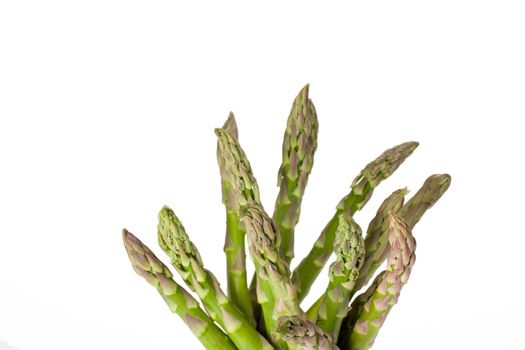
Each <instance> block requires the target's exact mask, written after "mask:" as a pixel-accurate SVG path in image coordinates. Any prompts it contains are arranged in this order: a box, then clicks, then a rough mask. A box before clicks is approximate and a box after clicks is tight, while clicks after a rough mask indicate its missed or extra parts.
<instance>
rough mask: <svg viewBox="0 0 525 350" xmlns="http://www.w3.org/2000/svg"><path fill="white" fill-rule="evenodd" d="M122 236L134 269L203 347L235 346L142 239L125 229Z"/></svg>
mask: <svg viewBox="0 0 525 350" xmlns="http://www.w3.org/2000/svg"><path fill="white" fill-rule="evenodd" d="M122 239H123V241H124V247H125V248H126V252H127V253H128V257H129V260H130V261H131V264H132V266H133V269H134V270H135V271H136V272H137V274H139V275H140V276H142V277H143V278H144V279H145V280H146V281H147V282H148V283H149V284H151V285H152V286H153V287H155V288H156V289H157V291H158V292H159V293H160V295H161V296H162V298H163V299H164V301H165V302H166V304H167V305H168V307H169V308H170V310H171V311H172V312H174V313H176V314H177V315H179V316H180V318H181V319H182V321H184V323H186V325H187V326H188V327H189V328H190V329H191V331H192V332H193V334H194V335H195V336H196V337H197V339H199V341H200V342H201V344H202V345H203V346H204V347H205V348H206V349H208V350H217V349H226V350H236V349H237V348H236V347H235V345H234V344H233V343H232V341H231V340H230V338H228V336H227V335H226V334H224V332H223V331H222V330H221V329H220V328H219V327H217V326H216V325H215V323H214V322H213V320H212V319H211V318H210V317H209V316H208V315H207V314H206V313H205V312H204V311H203V310H202V309H201V308H200V307H199V303H198V302H197V300H195V299H194V298H193V297H192V296H191V295H190V294H189V293H188V292H187V291H186V290H185V289H184V288H182V287H181V286H180V285H178V284H177V283H176V282H175V281H174V280H173V275H172V274H171V271H170V270H169V269H168V267H167V266H166V265H164V264H163V263H162V262H161V261H160V260H159V259H158V258H157V257H156V256H155V255H154V254H153V252H152V251H151V250H150V249H149V248H148V247H147V246H146V245H145V244H144V243H142V242H141V241H140V240H139V239H138V238H137V237H135V236H134V235H133V234H131V233H130V232H128V231H127V230H126V229H124V230H123V231H122Z"/></svg>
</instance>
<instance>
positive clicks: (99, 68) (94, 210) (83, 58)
mask: <svg viewBox="0 0 525 350" xmlns="http://www.w3.org/2000/svg"><path fill="white" fill-rule="evenodd" d="M524 17H525V4H524V3H523V1H480V0H477V1H460V0H454V1H447V0H442V1H366V2H365V1H362V2H351V3H349V4H348V3H344V2H323V3H322V4H321V2H318V3H317V4H313V3H311V2H286V4H282V3H280V2H279V3H278V2H272V1H269V2H264V4H262V3H261V4H260V5H247V4H245V2H240V1H239V2H230V1H225V0H221V1H216V2H208V3H205V2H197V1H195V2H192V3H191V5H184V6H182V5H180V4H174V3H173V2H170V1H168V2H163V1H154V2H151V1H150V2H145V1H144V2H141V1H34V2H29V1H2V2H1V3H0V160H1V162H0V167H1V172H0V249H1V250H0V252H1V253H0V339H3V340H5V341H8V342H9V343H11V344H13V345H16V346H17V347H18V348H20V349H21V350H40V349H56V350H62V349H78V350H84V349H95V348H96V349H129V350H131V349H144V348H148V349H157V350H161V349H197V348H200V345H199V343H198V342H197V341H196V340H195V339H194V338H193V335H192V334H191V332H190V331H189V330H188V329H187V328H186V327H185V325H184V324H183V323H182V322H181V321H180V320H179V319H178V317H177V316H176V315H173V314H171V313H170V312H169V311H168V309H167V308H166V306H165V305H164V302H163V301H162V299H161V298H160V297H159V295H158V294H157V293H156V292H155V291H154V290H153V289H152V288H151V287H150V286H149V285H148V284H147V283H146V282H145V281H143V280H142V279H141V278H140V277H138V276H137V275H136V274H135V273H134V272H133V270H132V269H131V265H130V264H129V261H128V259H127V256H126V254H125V251H124V249H123V246H122V242H121V235H120V232H121V229H122V228H123V227H126V228H128V229H129V230H130V231H132V232H134V233H135V234H136V235H137V236H139V237H140V238H141V239H142V240H143V241H144V242H145V243H147V244H148V245H150V246H151V247H152V249H153V250H154V251H155V252H157V253H158V255H159V257H162V258H163V259H164V261H165V262H168V261H167V259H165V256H164V255H163V254H162V252H161V250H160V248H158V247H157V244H156V215H157V213H158V210H159V209H160V208H161V206H162V205H164V204H168V205H170V206H171V207H172V208H173V209H174V210H175V211H176V212H177V214H178V215H179V216H180V217H181V218H182V220H183V222H184V224H185V226H186V228H187V230H188V231H189V233H190V235H191V237H192V239H193V240H194V242H195V243H196V245H197V246H198V247H199V249H200V251H201V253H202V255H203V257H204V261H205V263H206V265H207V266H208V267H209V268H210V269H212V270H213V271H215V273H216V274H217V275H218V276H219V277H220V278H221V279H222V280H224V276H225V269H224V261H223V255H222V245H223V236H224V209H223V206H222V204H221V199H220V194H221V191H220V180H219V172H218V170H217V165H216V160H215V146H216V139H215V135H214V133H213V128H214V127H218V126H220V125H222V123H223V121H224V120H225V118H226V116H227V114H228V112H229V111H230V110H233V111H234V112H235V114H236V118H237V121H238V125H239V129H240V141H241V143H242V145H243V147H244V149H245V151H246V153H247V154H248V156H249V158H250V160H251V163H252V166H253V169H254V172H255V175H256V177H257V179H258V181H259V185H260V188H261V191H262V200H263V203H264V204H265V205H266V207H267V209H268V210H269V211H271V209H272V208H273V203H274V198H275V195H276V193H277V187H276V174H277V169H278V167H279V164H280V147H281V142H282V134H283V131H284V126H285V123H286V118H287V116H288V112H289V110H290V106H291V102H292V100H293V98H294V97H295V95H296V94H297V93H298V92H299V90H300V89H301V87H302V86H303V85H304V84H306V83H310V97H311V98H312V100H313V102H314V103H315V105H316V108H317V112H318V117H319V122H320V133H319V148H318V151H317V154H316V160H315V167H314V171H313V173H312V176H311V178H310V182H309V187H308V189H307V192H306V196H305V199H304V206H303V215H302V218H301V222H300V224H299V225H298V228H297V231H298V232H297V241H298V242H297V256H299V257H302V256H304V254H305V253H306V252H307V251H308V249H309V248H310V247H311V244H312V242H313V241H314V239H315V237H317V235H318V233H319V232H320V230H321V229H322V227H323V226H324V224H325V223H326V222H327V220H328V219H329V218H330V217H331V215H332V214H333V211H334V206H335V205H336V203H337V202H338V200H339V199H340V198H341V197H342V196H343V195H344V194H346V193H347V192H348V188H349V186H350V182H351V180H352V179H353V178H354V176H355V175H356V174H357V173H358V171H359V170H360V169H361V168H362V166H364V165H365V164H366V163H367V162H368V161H370V160H372V159H373V158H375V157H376V156H377V155H379V154H380V153H381V152H382V151H383V150H384V149H386V148H389V147H391V146H393V145H396V144H398V143H401V142H403V141H408V140H417V141H419V142H420V143H421V145H420V147H419V148H418V149H417V150H416V152H415V153H414V154H413V156H412V157H410V158H409V160H407V162H406V163H405V164H403V166H402V167H401V168H400V169H399V171H398V172H396V174H395V175H394V176H392V177H391V178H390V179H389V180H388V181H386V182H385V183H384V184H382V185H381V186H380V187H379V188H378V189H377V191H376V192H375V194H374V197H373V199H372V200H371V201H370V202H369V204H368V205H367V207H366V210H364V211H363V212H362V213H359V214H358V215H356V220H357V221H358V222H360V223H361V225H362V226H365V227H366V225H367V222H368V220H369V219H370V218H371V217H372V215H373V213H374V211H375V208H377V206H378V205H379V204H380V202H381V201H382V199H383V198H384V197H385V196H387V195H388V194H390V193H391V192H392V191H393V190H395V189H397V188H400V187H404V186H408V187H409V189H412V193H414V192H415V191H416V190H417V188H418V187H419V186H420V185H421V184H422V182H423V181H424V179H425V178H426V177H427V176H428V175H430V174H433V173H442V172H447V173H450V174H451V175H452V177H453V181H452V185H451V187H450V189H449V191H448V193H446V194H445V196H444V197H443V198H442V200H441V201H440V202H439V203H438V204H437V205H436V206H435V207H434V208H433V209H432V210H431V211H429V212H428V213H427V215H426V216H425V217H424V218H423V220H422V221H421V222H420V224H418V226H417V228H416V229H415V232H414V233H415V235H416V239H417V241H418V251H417V254H418V260H417V263H416V266H415V269H414V271H413V274H412V277H411V280H410V282H409V283H408V285H407V286H406V288H405V289H404V290H403V293H402V296H401V298H400V301H399V304H398V305H397V306H396V307H395V308H394V309H393V311H392V312H391V314H390V316H389V318H388V319H387V321H386V323H385V325H384V327H383V329H382V331H381V332H380V335H379V337H378V339H377V342H376V345H375V346H374V349H378V350H380V349H406V350H411V349H422V348H424V349H428V350H432V349H443V348H446V349H487V350H488V349H502V350H506V349H508V350H515V349H520V348H522V347H523V346H524V345H525V336H524V335H523V331H524V330H525V320H524V316H523V315H524V314H525V300H524V295H525V281H524V278H523V277H524V272H523V268H524V265H525V263H524V258H523V249H524V243H525V232H524V225H523V215H524V213H523V209H524V207H523V198H524V196H525V190H524V185H523V181H524V170H525V169H524V165H523V161H524V157H523V149H525V141H524V140H523V135H524V132H525V129H524V127H523V126H522V124H521V121H522V120H523V117H524V113H525V102H524V101H525V99H524V96H525V44H524V43H525V41H524V39H525V21H524ZM325 276H326V275H325V274H324V273H323V276H322V277H321V279H320V282H319V283H318V284H316V286H315V288H314V294H316V295H319V293H321V291H322V290H323V288H324V287H323V286H324V284H325V282H326V277H325ZM178 281H179V282H180V279H178ZM312 300H313V297H311V298H309V299H307V301H306V302H305V305H306V304H308V303H310V302H311V301H312ZM306 306H308V305H306Z"/></svg>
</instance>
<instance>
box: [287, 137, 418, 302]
mask: <svg viewBox="0 0 525 350" xmlns="http://www.w3.org/2000/svg"><path fill="white" fill-rule="evenodd" d="M418 145H419V144H418V143H417V142H406V143H402V144H400V145H398V146H395V147H393V148H390V149H388V150H386V151H385V152H383V153H382V154H381V155H380V156H379V157H378V158H377V159H375V160H374V161H372V162H370V163H369V164H368V165H367V166H366V167H365V168H364V169H363V170H361V172H360V173H359V175H358V176H357V177H356V178H355V179H354V181H353V182H352V186H351V191H350V193H349V194H348V195H347V196H345V197H344V198H343V199H342V200H341V201H340V202H339V204H338V205H337V209H336V213H335V214H334V216H333V217H332V219H331V220H330V221H329V222H328V224H327V225H326V226H325V228H324V229H323V231H322V232H321V235H320V236H319V238H318V239H317V241H316V242H315V243H314V245H313V247H312V249H311V250H310V252H309V253H308V255H307V256H306V257H305V258H304V259H303V260H302V261H301V263H300V264H299V265H298V266H297V267H296V268H295V270H294V271H293V274H292V281H293V283H294V286H295V288H297V295H298V297H299V300H300V301H302V300H303V299H304V297H305V296H306V294H308V291H309V290H310V287H311V286H312V284H313V282H314V281H315V279H316V278H317V276H318V275H319V272H320V271H321V269H322V268H323V266H324V265H325V264H326V261H327V260H328V258H329V257H330V255H331V254H332V249H333V244H334V238H335V231H336V229H337V218H338V216H339V214H341V213H348V214H350V215H353V214H354V213H355V212H356V211H358V210H360V209H361V208H363V206H364V205H365V204H366V203H367V202H368V200H369V199H370V197H371V196H372V192H373V191H374V188H376V187H377V186H378V185H379V184H380V183H381V182H382V181H383V180H385V179H386V178H388V177H389V176H390V175H392V173H394V171H396V169H397V168H398V167H399V166H400V165H401V164H402V163H403V162H404V161H405V159H406V158H407V157H408V156H410V155H411V154H412V152H413V151H414V150H415V149H416V147H417V146H418Z"/></svg>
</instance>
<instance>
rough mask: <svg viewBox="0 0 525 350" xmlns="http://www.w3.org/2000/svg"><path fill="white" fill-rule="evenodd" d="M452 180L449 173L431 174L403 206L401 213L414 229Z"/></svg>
mask: <svg viewBox="0 0 525 350" xmlns="http://www.w3.org/2000/svg"><path fill="white" fill-rule="evenodd" d="M451 180H452V178H451V177H450V175H448V174H434V175H431V176H429V177H428V178H427V179H426V180H425V183H423V186H421V188H420V189H419V191H417V193H416V194H415V195H414V196H412V198H410V200H409V201H408V202H407V203H406V204H405V205H404V206H403V208H402V209H401V211H400V212H399V215H401V216H402V217H403V219H405V221H406V222H407V224H408V225H409V226H410V227H411V228H412V229H413V228H414V226H415V225H416V224H417V223H418V222H419V220H420V219H421V217H422V216H423V215H424V214H425V212H426V211H427V210H428V209H430V208H432V206H433V205H434V204H436V202H437V201H438V200H439V199H440V198H441V196H442V195H443V194H444V193H445V192H446V191H447V190H448V188H449V186H450V182H451Z"/></svg>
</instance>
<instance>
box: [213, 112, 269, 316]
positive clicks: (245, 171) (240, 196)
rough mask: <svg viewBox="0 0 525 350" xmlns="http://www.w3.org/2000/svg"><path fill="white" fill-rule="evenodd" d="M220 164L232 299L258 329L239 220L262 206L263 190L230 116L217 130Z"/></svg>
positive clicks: (233, 119)
mask: <svg viewBox="0 0 525 350" xmlns="http://www.w3.org/2000/svg"><path fill="white" fill-rule="evenodd" d="M215 133H216V134H217V138H218V141H217V160H218V163H219V168H220V172H221V182H222V202H223V203H224V205H225V207H226V240H225V244H224V252H225V254H226V267H227V278H228V295H229V297H230V298H231V300H232V302H233V303H234V304H235V305H236V306H237V307H239V309H241V311H242V312H244V314H245V315H246V317H247V318H248V320H249V321H250V323H251V324H252V325H255V318H254V312H253V308H252V302H251V296H250V291H249V289H248V285H247V280H246V249H245V243H244V237H245V233H246V231H245V229H244V227H242V225H241V222H240V219H239V210H240V208H241V206H243V205H247V204H249V203H260V199H259V188H258V186H257V181H256V180H255V178H254V176H253V174H252V171H251V167H250V162H249V161H248V158H247V157H246V154H245V153H244V151H243V150H242V148H241V146H240V144H239V143H238V141H237V137H238V132H237V124H236V123H235V118H234V116H233V113H230V115H229V117H228V120H227V121H226V123H225V124H224V129H216V130H215Z"/></svg>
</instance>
